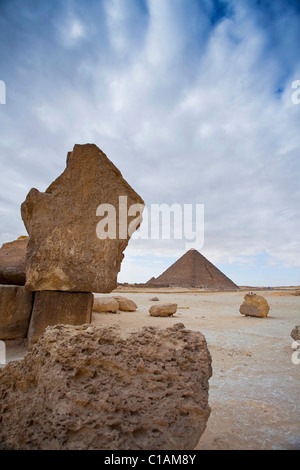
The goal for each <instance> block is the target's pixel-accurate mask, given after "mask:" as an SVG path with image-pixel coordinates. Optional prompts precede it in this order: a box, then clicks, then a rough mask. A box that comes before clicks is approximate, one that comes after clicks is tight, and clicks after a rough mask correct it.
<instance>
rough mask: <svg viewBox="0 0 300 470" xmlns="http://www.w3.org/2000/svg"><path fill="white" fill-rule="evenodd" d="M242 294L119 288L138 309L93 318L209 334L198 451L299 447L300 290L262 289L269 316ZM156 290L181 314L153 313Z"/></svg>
mask: <svg viewBox="0 0 300 470" xmlns="http://www.w3.org/2000/svg"><path fill="white" fill-rule="evenodd" d="M244 293H245V292H227V293H226V292H220V293H202V292H201V293H199V292H197V291H196V290H190V291H188V290H186V289H182V290H181V291H180V290H176V289H168V290H167V292H166V290H161V289H157V290H155V291H154V290H141V289H136V291H134V292H133V291H132V290H131V291H130V290H128V289H126V288H125V289H118V295H119V294H120V295H123V296H125V297H128V298H130V299H132V300H134V301H135V302H136V303H137V305H138V310H137V311H136V312H121V313H119V314H110V313H93V320H92V321H93V323H95V324H99V325H117V326H119V327H120V328H121V329H122V330H125V329H126V330H127V331H134V330H136V329H138V328H140V327H142V326H145V325H152V326H160V327H163V328H164V327H167V326H170V325H173V324H175V323H178V322H180V323H183V324H184V325H185V326H186V328H189V329H191V330H194V331H201V332H202V333H203V334H204V335H205V337H206V340H207V343H208V347H209V350H210V353H211V355H212V365H213V376H212V378H211V379H210V390H209V403H210V406H211V410H212V411H211V415H210V418H209V420H208V424H207V428H206V430H205V432H204V434H203V435H202V437H201V439H200V441H199V443H198V445H197V447H196V449H199V450H200V449H207V450H209V449H220V450H221V449H236V450H237V449H300V409H299V408H300V407H299V402H300V400H299V399H300V365H295V364H293V363H292V359H291V358H292V353H293V351H292V349H291V344H292V341H293V340H292V338H291V337H290V333H291V330H292V329H293V328H294V326H295V325H296V324H300V296H294V295H290V293H288V294H287V295H278V294H277V293H276V292H274V291H263V292H262V291H259V292H257V293H259V294H260V295H264V297H265V298H266V299H267V300H268V302H269V304H270V307H271V309H270V313H269V316H268V317H267V318H254V317H245V316H243V315H241V314H240V313H239V307H240V305H241V303H242V301H243V297H244ZM97 295H100V294H97ZM110 295H112V294H110ZM154 296H158V297H159V300H160V303H162V302H163V303H165V302H176V303H177V304H178V310H177V313H176V314H175V315H174V316H173V317H169V318H155V317H151V316H150V315H149V308H150V306H151V305H153V304H157V303H158V302H152V301H151V300H150V299H151V298H152V297H154ZM23 353H24V344H19V345H14V346H13V347H11V348H10V347H8V350H7V355H8V360H12V359H16V358H19V357H22V354H23ZM299 356H300V354H299Z"/></svg>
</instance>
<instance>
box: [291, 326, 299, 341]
mask: <svg viewBox="0 0 300 470" xmlns="http://www.w3.org/2000/svg"><path fill="white" fill-rule="evenodd" d="M291 337H292V338H293V340H295V341H300V325H296V326H295V328H293V329H292V331H291Z"/></svg>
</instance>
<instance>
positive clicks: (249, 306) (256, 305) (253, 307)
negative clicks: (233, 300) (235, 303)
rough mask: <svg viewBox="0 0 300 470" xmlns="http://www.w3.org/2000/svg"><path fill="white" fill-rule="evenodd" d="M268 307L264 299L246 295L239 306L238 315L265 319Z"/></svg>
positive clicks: (258, 296)
mask: <svg viewBox="0 0 300 470" xmlns="http://www.w3.org/2000/svg"><path fill="white" fill-rule="evenodd" d="M269 310H270V306H269V304H268V302H267V301H266V299H265V298H264V297H262V296H261V295H257V294H246V295H245V297H244V302H243V304H242V305H241V306H240V313H241V314H243V315H246V316H250V317H266V316H267V315H268V313H269Z"/></svg>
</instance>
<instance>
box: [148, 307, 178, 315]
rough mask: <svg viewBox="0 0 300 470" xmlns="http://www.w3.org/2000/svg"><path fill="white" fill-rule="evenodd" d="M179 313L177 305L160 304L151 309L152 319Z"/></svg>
mask: <svg viewBox="0 0 300 470" xmlns="http://www.w3.org/2000/svg"><path fill="white" fill-rule="evenodd" d="M176 311H177V304H158V305H152V307H150V308H149V313H150V315H151V317H170V316H171V315H174V313H176Z"/></svg>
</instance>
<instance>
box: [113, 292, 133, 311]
mask: <svg viewBox="0 0 300 470" xmlns="http://www.w3.org/2000/svg"><path fill="white" fill-rule="evenodd" d="M115 299H116V300H117V301H118V302H119V310H121V312H135V311H136V309H137V308H138V306H137V304H136V303H135V302H134V301H133V300H131V299H127V297H122V296H117V297H115Z"/></svg>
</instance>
